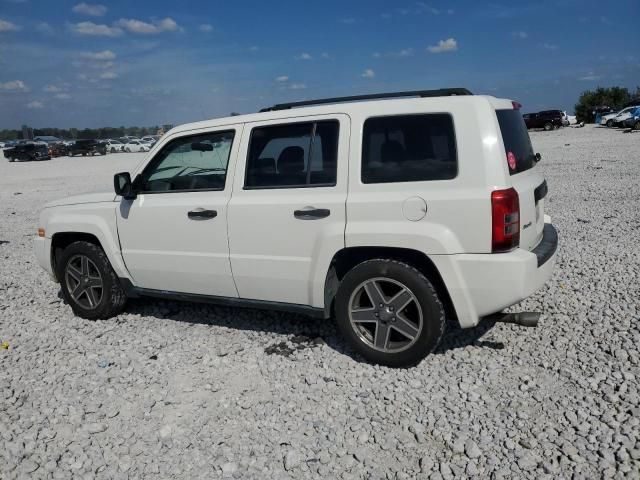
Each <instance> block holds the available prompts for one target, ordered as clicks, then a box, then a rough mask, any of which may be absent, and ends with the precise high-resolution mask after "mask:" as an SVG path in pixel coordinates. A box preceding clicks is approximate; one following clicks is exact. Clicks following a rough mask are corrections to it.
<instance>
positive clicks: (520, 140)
mask: <svg viewBox="0 0 640 480" xmlns="http://www.w3.org/2000/svg"><path fill="white" fill-rule="evenodd" d="M496 116H497V117H498V124H499V125H500V132H501V133H502V141H503V142H504V150H505V152H506V154H507V158H505V161H507V165H508V168H509V173H510V174H511V175H515V174H517V173H521V172H524V171H526V170H529V169H530V168H533V166H534V165H535V164H536V161H535V158H536V157H535V154H534V152H533V147H532V146H531V139H530V138H529V133H528V132H527V126H526V125H525V123H524V119H523V118H522V116H521V115H520V111H519V110H514V109H509V110H496ZM510 158H512V159H513V158H515V162H514V161H513V160H511V161H509V159H510Z"/></svg>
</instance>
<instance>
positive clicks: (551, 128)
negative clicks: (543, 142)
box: [544, 122, 553, 132]
mask: <svg viewBox="0 0 640 480" xmlns="http://www.w3.org/2000/svg"><path fill="white" fill-rule="evenodd" d="M544 129H545V130H546V131H547V132H549V131H551V130H553V124H551V123H549V122H547V123H545V124H544Z"/></svg>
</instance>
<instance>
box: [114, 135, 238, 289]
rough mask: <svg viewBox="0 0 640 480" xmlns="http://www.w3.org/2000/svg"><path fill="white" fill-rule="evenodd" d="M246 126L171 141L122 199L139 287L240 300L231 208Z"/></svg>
mask: <svg viewBox="0 0 640 480" xmlns="http://www.w3.org/2000/svg"><path fill="white" fill-rule="evenodd" d="M241 133H242V127H240V126H232V127H224V128H221V129H218V130H207V131H200V132H198V133H197V134H191V135H183V136H180V137H177V138H174V139H172V140H170V141H169V142H167V143H166V144H165V145H164V146H163V147H162V148H161V149H160V150H159V151H158V153H157V154H156V155H155V156H154V158H153V159H152V160H151V161H150V162H149V163H148V164H147V166H146V167H145V168H144V169H143V170H142V172H141V173H140V174H139V175H138V176H137V177H136V179H135V180H134V188H135V189H136V190H137V191H138V192H139V193H138V196H137V198H136V199H135V200H125V199H122V200H121V203H120V208H119V209H118V234H119V236H120V245H121V249H122V256H123V259H124V262H125V264H126V266H127V269H128V270H129V272H130V273H131V276H132V278H133V282H134V284H135V285H136V286H137V287H142V288H147V289H154V290H163V291H170V292H182V293H193V294H201V295H215V296H222V297H237V296H238V293H237V290H236V288H235V285H234V282H233V276H232V274H231V267H230V264H229V244H228V239H227V203H228V202H229V198H230V196H231V189H232V188H231V178H232V176H231V175H228V174H227V173H228V172H229V173H230V171H232V169H233V162H234V159H235V158H236V153H237V148H238V147H237V144H238V143H239V140H240V136H241Z"/></svg>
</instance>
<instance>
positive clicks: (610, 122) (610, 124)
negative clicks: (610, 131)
mask: <svg viewBox="0 0 640 480" xmlns="http://www.w3.org/2000/svg"><path fill="white" fill-rule="evenodd" d="M607 127H609V128H612V127H613V120H607Z"/></svg>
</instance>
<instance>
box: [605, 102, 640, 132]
mask: <svg viewBox="0 0 640 480" xmlns="http://www.w3.org/2000/svg"><path fill="white" fill-rule="evenodd" d="M638 106H639V105H633V106H631V107H626V108H623V109H622V110H620V111H619V112H615V113H610V114H609V115H603V116H602V117H601V118H600V125H606V126H607V127H609V128H612V127H616V126H618V127H621V126H622V125H623V123H624V121H625V120H626V119H628V118H630V117H631V112H633V111H634V110H635V109H636V108H638Z"/></svg>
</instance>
